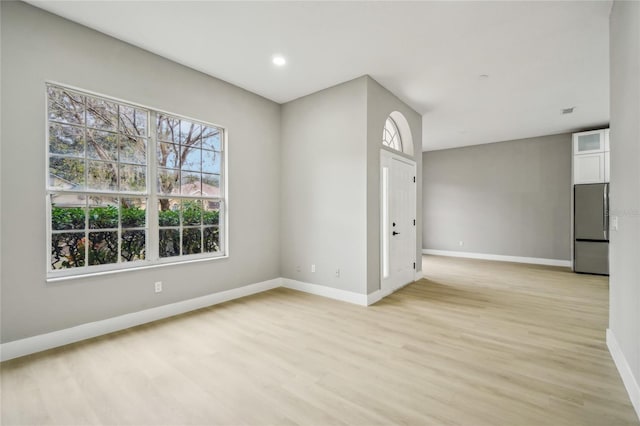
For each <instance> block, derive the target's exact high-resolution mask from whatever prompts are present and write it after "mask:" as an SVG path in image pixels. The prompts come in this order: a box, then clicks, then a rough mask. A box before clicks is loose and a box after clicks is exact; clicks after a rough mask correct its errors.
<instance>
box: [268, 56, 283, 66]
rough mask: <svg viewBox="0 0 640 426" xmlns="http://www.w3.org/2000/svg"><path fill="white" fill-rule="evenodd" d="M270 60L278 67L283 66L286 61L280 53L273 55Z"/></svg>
mask: <svg viewBox="0 0 640 426" xmlns="http://www.w3.org/2000/svg"><path fill="white" fill-rule="evenodd" d="M271 61H272V62H273V64H274V65H277V66H279V67H281V66H284V65H285V64H286V63H287V60H286V59H285V58H284V56H282V55H275V56H274V57H273V59H272V60H271Z"/></svg>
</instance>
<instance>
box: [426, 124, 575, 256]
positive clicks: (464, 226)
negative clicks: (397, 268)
mask: <svg viewBox="0 0 640 426" xmlns="http://www.w3.org/2000/svg"><path fill="white" fill-rule="evenodd" d="M571 155H572V153H571V135H570V134H561V135H553V136H544V137H538V138H531V139H521V140H516V141H508V142H500V143H493V144H488V145H477V146H470V147H464V148H456V149H447V150H442V151H429V152H424V153H423V188H424V189H423V221H424V223H423V237H422V239H423V245H424V248H426V249H436V250H450V251H463V252H471V253H483V254H497V255H506V256H523V257H537V258H546V259H561V260H569V259H570V258H571V245H570V243H571V236H570V231H571ZM459 241H463V242H464V246H462V247H461V246H460V245H459Z"/></svg>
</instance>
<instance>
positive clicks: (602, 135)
mask: <svg viewBox="0 0 640 426" xmlns="http://www.w3.org/2000/svg"><path fill="white" fill-rule="evenodd" d="M603 182H609V129H602V130H593V131H589V132H581V133H574V134H573V183H574V184H582V183H603Z"/></svg>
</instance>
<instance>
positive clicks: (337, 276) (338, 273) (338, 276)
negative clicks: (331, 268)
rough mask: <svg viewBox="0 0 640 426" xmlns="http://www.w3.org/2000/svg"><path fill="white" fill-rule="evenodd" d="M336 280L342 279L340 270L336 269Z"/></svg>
mask: <svg viewBox="0 0 640 426" xmlns="http://www.w3.org/2000/svg"><path fill="white" fill-rule="evenodd" d="M336 278H340V268H338V269H336Z"/></svg>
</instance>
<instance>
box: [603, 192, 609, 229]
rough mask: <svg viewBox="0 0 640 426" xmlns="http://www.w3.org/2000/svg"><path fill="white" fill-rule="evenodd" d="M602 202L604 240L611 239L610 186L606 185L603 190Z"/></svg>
mask: <svg viewBox="0 0 640 426" xmlns="http://www.w3.org/2000/svg"><path fill="white" fill-rule="evenodd" d="M602 202H603V207H604V209H603V212H602V228H603V229H602V230H603V232H604V239H605V240H608V239H609V184H608V183H605V184H604V187H603V189H602Z"/></svg>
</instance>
